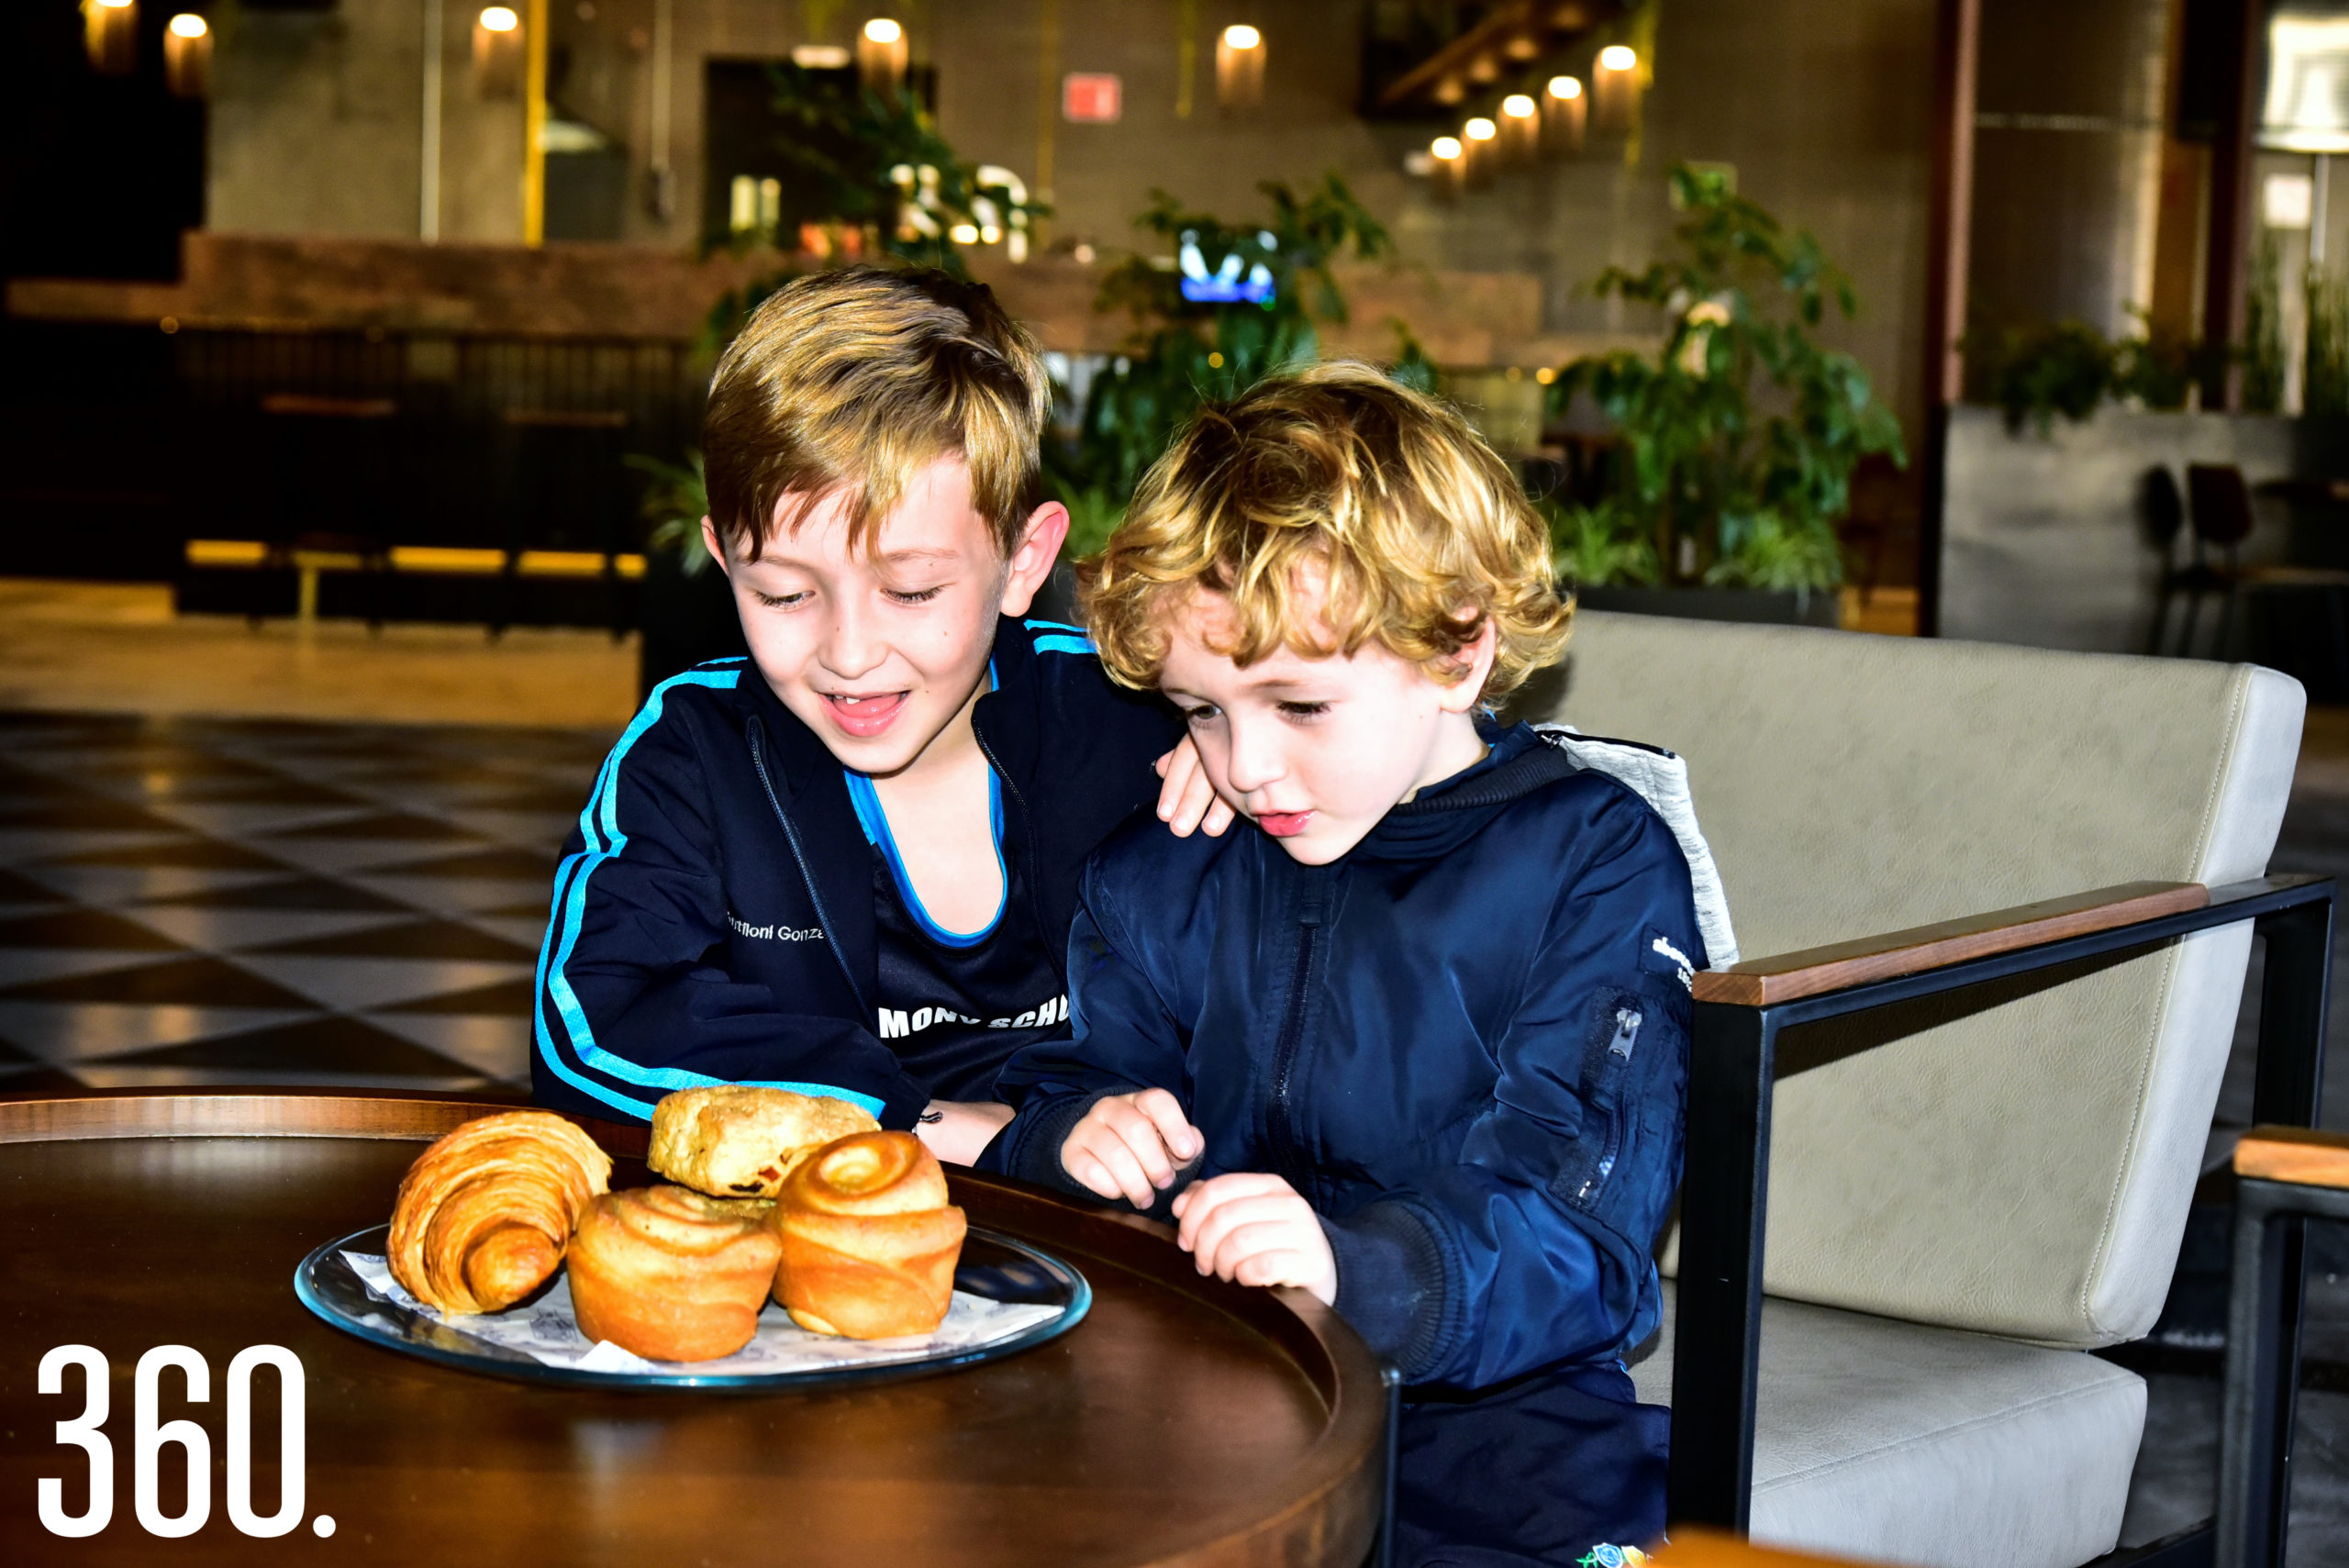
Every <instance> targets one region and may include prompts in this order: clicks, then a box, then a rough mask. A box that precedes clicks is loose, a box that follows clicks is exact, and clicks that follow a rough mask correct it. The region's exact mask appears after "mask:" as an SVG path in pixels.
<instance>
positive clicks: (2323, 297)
mask: <svg viewBox="0 0 2349 1568" xmlns="http://www.w3.org/2000/svg"><path fill="white" fill-rule="evenodd" d="M2302 286H2303V287H2304V289H2305V290H2306V291H2307V292H2306V295H2305V297H2306V299H2307V301H2308V312H2307V314H2308V338H2307V351H2306V357H2305V359H2304V361H2302V366H2303V368H2302V370H2301V372H2300V409H2301V411H2302V412H2303V413H2308V414H2326V415H2340V414H2349V278H2344V277H2343V276H2342V274H2340V273H2339V272H2328V271H2326V270H2325V269H2323V268H2321V267H2310V269H2309V270H2308V275H2307V276H2306V278H2305V279H2304V280H2303V282H2302Z"/></svg>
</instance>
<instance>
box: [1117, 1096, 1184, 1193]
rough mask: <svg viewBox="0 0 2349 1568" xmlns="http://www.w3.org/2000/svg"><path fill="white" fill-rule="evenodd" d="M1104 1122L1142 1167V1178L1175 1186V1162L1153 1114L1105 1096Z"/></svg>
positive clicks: (1140, 1168)
mask: <svg viewBox="0 0 2349 1568" xmlns="http://www.w3.org/2000/svg"><path fill="white" fill-rule="evenodd" d="M1101 1126H1102V1127H1103V1129H1106V1130H1107V1131H1108V1132H1109V1133H1110V1135H1111V1136H1113V1137H1115V1138H1116V1139H1117V1140H1118V1141H1119V1143H1121V1144H1123V1145H1124V1146H1125V1149H1126V1151H1127V1153H1128V1154H1129V1155H1130V1156H1131V1158H1132V1159H1133V1161H1134V1162H1135V1168H1136V1169H1137V1170H1139V1171H1141V1174H1142V1179H1143V1180H1144V1181H1146V1182H1148V1183H1149V1184H1151V1186H1152V1187H1153V1188H1163V1187H1171V1186H1173V1185H1174V1184H1175V1162H1174V1161H1173V1160H1172V1159H1171V1158H1169V1157H1168V1154H1167V1150H1166V1140H1165V1138H1164V1136H1163V1134H1162V1133H1161V1132H1160V1131H1159V1130H1158V1124H1157V1122H1156V1120H1155V1119H1154V1118H1152V1117H1150V1116H1148V1115H1145V1114H1144V1113H1143V1112H1142V1111H1141V1110H1139V1109H1137V1108H1136V1107H1135V1106H1132V1105H1130V1104H1119V1103H1117V1102H1114V1101H1109V1100H1104V1101H1102V1102H1101ZM1143 1207H1148V1205H1144V1206H1143Z"/></svg>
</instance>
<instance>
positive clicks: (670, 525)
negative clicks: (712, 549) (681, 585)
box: [624, 451, 710, 577]
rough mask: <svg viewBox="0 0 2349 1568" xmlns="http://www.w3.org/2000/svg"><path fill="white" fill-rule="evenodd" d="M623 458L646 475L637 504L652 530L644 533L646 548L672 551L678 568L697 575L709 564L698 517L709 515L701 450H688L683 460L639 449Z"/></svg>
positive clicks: (707, 487)
mask: <svg viewBox="0 0 2349 1568" xmlns="http://www.w3.org/2000/svg"><path fill="white" fill-rule="evenodd" d="M624 461H625V462H627V463H628V466H629V467H630V468H632V469H634V470H636V471H637V472H638V473H641V474H645V475H648V476H649V479H648V483H647V484H645V487H644V496H643V499H642V500H641V501H640V502H639V504H638V509H639V511H640V512H641V513H642V514H643V517H644V519H645V521H647V522H649V523H651V525H652V531H651V532H650V533H649V534H647V535H646V536H645V539H644V543H645V548H647V549H648V550H673V551H674V552H675V553H676V556H677V566H678V569H679V570H680V571H682V572H684V573H685V575H686V576H688V577H697V576H699V575H700V574H701V573H703V572H704V571H706V570H707V569H708V567H709V564H710V558H709V547H708V546H707V544H706V543H705V542H703V539H702V537H701V520H702V519H703V518H704V517H707V516H709V485H708V484H707V481H706V480H705V479H704V478H703V477H702V466H701V453H699V452H697V451H689V452H687V453H686V454H685V462H683V463H674V462H662V461H661V460H660V459H659V458H657V457H647V456H645V455H644V454H643V453H641V452H631V453H629V456H628V457H627V458H626V459H625V460H624Z"/></svg>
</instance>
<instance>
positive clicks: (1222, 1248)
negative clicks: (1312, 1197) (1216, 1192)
mask: <svg viewBox="0 0 2349 1568" xmlns="http://www.w3.org/2000/svg"><path fill="white" fill-rule="evenodd" d="M1309 1218H1310V1211H1309V1210H1307V1209H1305V1208H1304V1206H1303V1204H1302V1203H1301V1202H1300V1200H1298V1199H1297V1197H1295V1196H1293V1195H1287V1194H1278V1195H1275V1194H1272V1193H1263V1194H1252V1195H1244V1196H1240V1197H1233V1198H1229V1199H1227V1200H1225V1201H1224V1202H1222V1203H1219V1204H1218V1205H1216V1206H1215V1208H1214V1211H1213V1212H1212V1213H1210V1214H1208V1215H1207V1216H1206V1217H1205V1218H1202V1219H1201V1220H1200V1221H1199V1223H1198V1225H1197V1228H1196V1229H1194V1230H1193V1231H1192V1235H1191V1251H1192V1252H1193V1254H1194V1255H1196V1256H1197V1258H1198V1259H1199V1261H1200V1262H1201V1263H1202V1265H1214V1266H1215V1267H1216V1272H1217V1273H1222V1272H1223V1268H1222V1265H1224V1264H1227V1263H1230V1262H1236V1261H1237V1260H1238V1259H1239V1257H1240V1256H1241V1255H1243V1254H1244V1253H1245V1252H1246V1251H1250V1250H1252V1249H1251V1248H1250V1247H1248V1246H1246V1245H1242V1244H1241V1243H1240V1242H1239V1240H1238V1239H1239V1238H1241V1237H1243V1236H1247V1235H1249V1234H1252V1233H1253V1234H1254V1235H1255V1237H1256V1240H1255V1242H1254V1244H1253V1245H1254V1246H1256V1247H1263V1246H1266V1245H1269V1244H1270V1243H1271V1240H1272V1238H1270V1237H1268V1236H1265V1235H1264V1234H1263V1230H1264V1227H1267V1226H1272V1227H1275V1228H1277V1229H1280V1231H1281V1232H1282V1234H1283V1235H1284V1236H1286V1234H1287V1233H1288V1231H1289V1230H1290V1229H1293V1228H1294V1227H1296V1226H1297V1225H1298V1224H1300V1223H1304V1222H1307V1221H1308V1220H1309ZM1235 1246H1240V1248H1241V1251H1238V1252H1235V1251H1233V1248H1234V1247H1235Z"/></svg>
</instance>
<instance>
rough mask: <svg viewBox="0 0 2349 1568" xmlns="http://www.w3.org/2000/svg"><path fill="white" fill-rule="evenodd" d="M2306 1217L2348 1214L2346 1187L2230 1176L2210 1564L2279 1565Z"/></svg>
mask: <svg viewBox="0 0 2349 1568" xmlns="http://www.w3.org/2000/svg"><path fill="white" fill-rule="evenodd" d="M2311 1219H2343V1220H2349V1192H2342V1191H2339V1190H2338V1189H2335V1188H2332V1187H2316V1186H2303V1185H2300V1184H2299V1183H2296V1182H2280V1181H2269V1180H2266V1179H2264V1178H2260V1177H2255V1176H2243V1177H2239V1178H2238V1179H2237V1181H2236V1184H2235V1229H2234V1265H2233V1268H2232V1276H2233V1278H2232V1290H2231V1291H2230V1292H2229V1294H2228V1298H2227V1370H2226V1382H2225V1385H2224V1387H2223V1390H2222V1392H2221V1396H2220V1407H2219V1412H2220V1414H2219V1421H2220V1437H2219V1525H2218V1529H2219V1538H2218V1558H2217V1562H2218V1568H2283V1563H2284V1536H2285V1531H2286V1527H2287V1526H2288V1524H2289V1522H2290V1515H2291V1501H2292V1423H2293V1420H2294V1419H2295V1418H2296V1417H2297V1415H2298V1413H2299V1392H2300V1296H2301V1290H2302V1287H2303V1284H2304V1282H2305V1279H2306V1275H2307V1262H2306V1258H2307V1252H2306V1237H2307V1230H2308V1222H2309V1221H2310V1220H2311Z"/></svg>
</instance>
